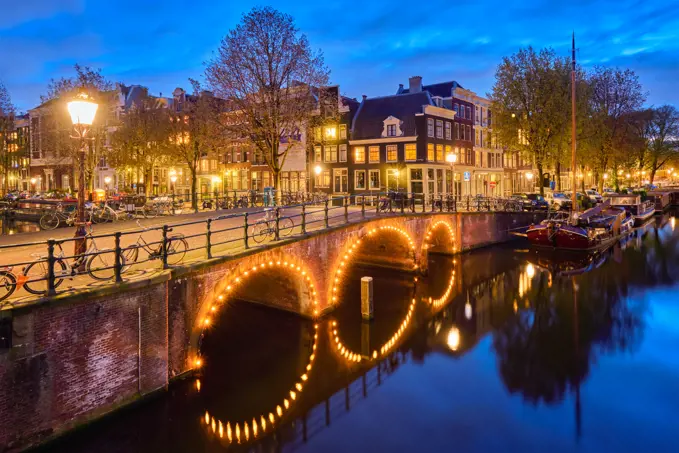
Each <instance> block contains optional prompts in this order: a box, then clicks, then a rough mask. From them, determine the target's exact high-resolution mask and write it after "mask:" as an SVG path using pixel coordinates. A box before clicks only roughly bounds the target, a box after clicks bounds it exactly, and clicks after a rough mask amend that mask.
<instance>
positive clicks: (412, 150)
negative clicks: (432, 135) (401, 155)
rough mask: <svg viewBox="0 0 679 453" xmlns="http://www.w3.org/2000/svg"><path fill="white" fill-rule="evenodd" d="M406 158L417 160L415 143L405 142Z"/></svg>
mask: <svg viewBox="0 0 679 453" xmlns="http://www.w3.org/2000/svg"><path fill="white" fill-rule="evenodd" d="M406 160H417V144H415V143H406Z"/></svg>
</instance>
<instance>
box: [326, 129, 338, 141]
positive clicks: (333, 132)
mask: <svg viewBox="0 0 679 453" xmlns="http://www.w3.org/2000/svg"><path fill="white" fill-rule="evenodd" d="M325 138H326V139H328V140H334V139H336V138H337V128H336V127H335V126H327V127H326V128H325Z"/></svg>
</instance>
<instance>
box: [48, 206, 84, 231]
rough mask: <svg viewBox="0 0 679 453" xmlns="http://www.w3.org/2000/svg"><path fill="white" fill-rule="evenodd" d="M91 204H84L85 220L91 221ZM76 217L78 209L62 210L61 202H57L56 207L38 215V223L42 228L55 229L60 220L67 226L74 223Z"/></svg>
mask: <svg viewBox="0 0 679 453" xmlns="http://www.w3.org/2000/svg"><path fill="white" fill-rule="evenodd" d="M92 213H93V210H92V204H91V203H89V206H88V205H87V204H86V205H85V220H86V221H87V222H90V221H92ZM77 217H78V209H73V210H69V211H66V212H64V207H63V206H62V204H61V203H59V204H57V208H56V209H55V210H53V211H49V212H46V213H45V214H43V215H42V216H41V217H40V220H39V222H38V223H39V224H40V228H42V229H43V230H55V229H56V228H57V227H58V226H59V225H60V224H61V223H62V222H64V223H65V224H66V225H67V226H73V225H75V222H76V221H77Z"/></svg>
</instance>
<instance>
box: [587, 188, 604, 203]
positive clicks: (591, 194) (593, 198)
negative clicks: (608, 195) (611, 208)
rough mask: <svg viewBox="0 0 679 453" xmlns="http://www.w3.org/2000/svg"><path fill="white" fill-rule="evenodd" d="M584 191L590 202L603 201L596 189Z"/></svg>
mask: <svg viewBox="0 0 679 453" xmlns="http://www.w3.org/2000/svg"><path fill="white" fill-rule="evenodd" d="M585 192H586V193H587V196H588V197H589V199H590V201H591V202H593V203H601V202H602V201H603V198H602V197H601V195H600V194H599V192H597V191H596V190H594V189H590V190H586V191H585Z"/></svg>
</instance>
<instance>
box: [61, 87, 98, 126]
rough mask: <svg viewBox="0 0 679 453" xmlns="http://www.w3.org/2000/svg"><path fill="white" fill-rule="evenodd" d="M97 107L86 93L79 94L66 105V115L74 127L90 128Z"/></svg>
mask: <svg viewBox="0 0 679 453" xmlns="http://www.w3.org/2000/svg"><path fill="white" fill-rule="evenodd" d="M98 108H99V105H98V104H97V103H96V102H93V101H92V99H91V98H90V97H89V96H88V95H87V94H86V93H79V94H78V95H77V96H76V97H75V98H74V99H73V100H72V101H70V102H69V103H68V113H69V115H71V122H72V123H73V125H74V126H91V125H92V123H93V122H94V116H95V115H96V114H97V109H98Z"/></svg>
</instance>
